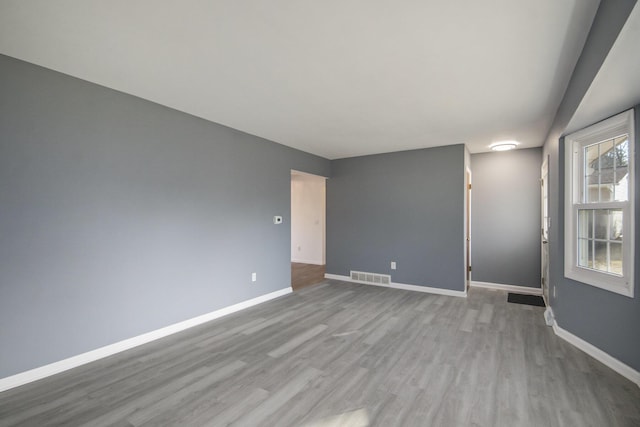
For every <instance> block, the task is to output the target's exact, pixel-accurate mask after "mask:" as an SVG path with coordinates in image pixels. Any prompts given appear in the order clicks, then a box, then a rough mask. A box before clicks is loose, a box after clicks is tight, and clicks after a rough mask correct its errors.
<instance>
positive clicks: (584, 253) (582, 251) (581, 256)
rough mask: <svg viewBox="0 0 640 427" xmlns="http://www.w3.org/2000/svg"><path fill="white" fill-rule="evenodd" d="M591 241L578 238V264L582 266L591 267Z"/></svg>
mask: <svg viewBox="0 0 640 427" xmlns="http://www.w3.org/2000/svg"><path fill="white" fill-rule="evenodd" d="M590 246H591V241H590V240H587V239H578V265H579V266H580V267H589V268H590V267H591V263H590V262H589V259H590V257H589V247H590Z"/></svg>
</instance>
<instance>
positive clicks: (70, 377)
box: [0, 281, 640, 427]
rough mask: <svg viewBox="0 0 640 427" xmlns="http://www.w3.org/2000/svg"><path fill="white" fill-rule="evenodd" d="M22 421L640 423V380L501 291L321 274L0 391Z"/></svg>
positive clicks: (3, 420) (15, 421)
mask: <svg viewBox="0 0 640 427" xmlns="http://www.w3.org/2000/svg"><path fill="white" fill-rule="evenodd" d="M0 425H2V426H13V425H25V426H49V425H69V426H82V425H88V426H89V425H90V426H102V425H116V426H151V425H154V426H158V425H171V426H173V425H180V426H205V425H207V426H225V425H238V426H307V427H310V426H316V427H318V426H330V425H341V426H349V425H351V426H366V425H375V426H447V427H451V426H472V425H473V426H509V427H511V426H638V425H640V389H639V388H638V387H637V386H636V385H635V384H633V383H631V382H630V381H628V380H626V379H624V378H623V377H621V376H620V375H618V374H616V373H615V372H613V371H612V370H610V369H609V368H607V367H605V366H604V365H602V364H600V363H599V362H597V361H595V360H594V359H592V358H590V357H589V356H587V355H586V354H584V353H582V352H581V351H580V350H578V349H576V348H574V347H572V346H571V345H569V344H567V343H566V342H564V341H562V340H561V339H559V338H557V337H556V336H555V335H554V334H553V332H552V330H551V328H548V327H547V326H545V325H544V322H543V317H542V309H541V308H539V307H530V306H524V305H519V304H509V303H507V302H506V294H505V293H504V292H501V291H492V290H486V289H475V288H473V289H471V290H470V294H469V297H468V298H466V299H465V298H457V297H447V296H437V295H430V294H423V293H417V292H410V291H402V290H395V289H388V288H380V287H374V286H365V285H357V284H347V283H340V282H333V281H330V282H325V283H322V284H320V285H315V286H311V287H308V288H305V289H303V290H301V291H299V292H295V293H293V294H291V295H288V296H285V297H282V298H279V299H277V300H273V301H270V302H267V303H264V304H261V305H259V306H255V307H252V308H250V309H247V310H244V311H242V312H239V313H235V314H233V315H229V316H227V317H224V318H221V319H218V320H215V321H212V322H210V323H207V324H205V325H201V326H199V327H196V328H192V329H190V330H188V331H184V332H182V333H178V334H175V335H172V336H170V337H167V338H164V339H162V340H159V341H155V342H153V343H150V344H147V345H145V346H141V347H138V348H135V349H132V350H129V351H127V352H124V353H120V354H117V355H115V356H112V357H109V358H106V359H103V360H100V361H97V362H94V363H91V364H88V365H85V366H81V367H79V368H76V369H74V370H71V371H68V372H66V373H62V374H59V375H57V376H54V377H50V378H46V379H44V380H41V381H38V382H36V383H32V384H28V385H25V386H23V387H20V388H17V389H13V390H9V391H7V392H4V393H0Z"/></svg>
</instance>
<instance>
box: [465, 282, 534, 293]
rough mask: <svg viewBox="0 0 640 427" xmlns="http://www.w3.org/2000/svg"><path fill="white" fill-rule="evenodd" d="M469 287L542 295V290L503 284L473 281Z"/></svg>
mask: <svg viewBox="0 0 640 427" xmlns="http://www.w3.org/2000/svg"><path fill="white" fill-rule="evenodd" d="M469 286H471V287H473V288H485V289H499V290H501V291H507V292H513V293H516V294H525V295H542V288H531V287H529V286H516V285H503V284H502V283H491V282H477V281H475V280H472V281H471V283H469Z"/></svg>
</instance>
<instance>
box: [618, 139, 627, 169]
mask: <svg viewBox="0 0 640 427" xmlns="http://www.w3.org/2000/svg"><path fill="white" fill-rule="evenodd" d="M615 145H616V149H615V153H616V156H615V157H616V169H620V168H622V167H627V166H629V136H628V135H623V136H621V137H619V138H616V139H615Z"/></svg>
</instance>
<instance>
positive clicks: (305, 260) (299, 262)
mask: <svg viewBox="0 0 640 427" xmlns="http://www.w3.org/2000/svg"><path fill="white" fill-rule="evenodd" d="M291 262H296V263H298V264H312V265H324V264H325V263H324V262H322V261H318V260H310V259H299V258H291Z"/></svg>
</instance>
